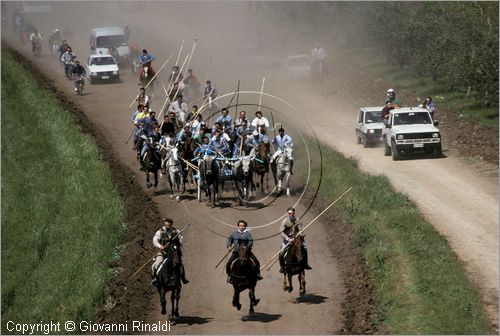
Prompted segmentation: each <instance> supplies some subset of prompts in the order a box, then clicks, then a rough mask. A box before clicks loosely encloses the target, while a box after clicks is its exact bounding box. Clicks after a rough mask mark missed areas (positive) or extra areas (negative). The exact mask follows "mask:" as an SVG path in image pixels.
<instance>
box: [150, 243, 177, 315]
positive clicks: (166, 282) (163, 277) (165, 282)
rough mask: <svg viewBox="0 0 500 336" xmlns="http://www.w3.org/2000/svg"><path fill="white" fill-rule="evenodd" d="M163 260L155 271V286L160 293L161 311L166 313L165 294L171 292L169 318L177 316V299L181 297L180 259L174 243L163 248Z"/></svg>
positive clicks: (163, 313)
mask: <svg viewBox="0 0 500 336" xmlns="http://www.w3.org/2000/svg"><path fill="white" fill-rule="evenodd" d="M163 256H164V258H163V262H162V263H161V264H160V266H159V267H158V270H157V271H156V274H157V275H156V278H157V281H156V288H157V289H158V294H159V295H160V306H161V313H162V315H165V314H166V313H167V309H166V305H167V302H166V300H165V294H166V293H167V292H170V291H171V292H172V294H171V296H170V300H171V302H172V311H171V316H170V318H175V317H177V318H178V317H179V299H180V297H181V289H182V283H181V270H180V266H181V263H180V259H179V255H178V253H177V249H176V248H175V245H172V246H170V247H167V248H166V249H164V250H163Z"/></svg>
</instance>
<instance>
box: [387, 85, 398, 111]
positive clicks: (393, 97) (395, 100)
mask: <svg viewBox="0 0 500 336" xmlns="http://www.w3.org/2000/svg"><path fill="white" fill-rule="evenodd" d="M387 99H388V100H390V101H391V102H392V104H393V105H394V107H395V108H399V107H401V101H400V100H399V99H398V98H396V91H394V89H389V90H387Z"/></svg>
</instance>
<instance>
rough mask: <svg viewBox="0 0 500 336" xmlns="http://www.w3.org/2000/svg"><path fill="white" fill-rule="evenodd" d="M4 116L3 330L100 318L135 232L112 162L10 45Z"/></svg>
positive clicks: (4, 71) (4, 57)
mask: <svg viewBox="0 0 500 336" xmlns="http://www.w3.org/2000/svg"><path fill="white" fill-rule="evenodd" d="M1 121H2V135H1V139H2V194H1V195H2V241H1V243H2V268H1V269H2V331H3V332H4V333H5V332H6V322H7V321H9V320H12V321H14V322H16V323H37V322H39V321H45V322H47V321H51V320H52V321H66V320H73V321H79V320H83V319H91V318H92V317H93V316H94V315H95V313H96V310H97V308H99V307H100V306H101V304H102V303H103V302H104V299H105V295H106V284H107V281H108V280H109V279H110V278H111V277H112V275H113V271H112V269H111V268H110V266H109V265H110V263H112V262H115V261H117V260H119V258H120V248H119V247H118V248H117V246H120V243H121V239H122V237H123V234H124V232H125V229H126V226H125V222H124V216H125V210H124V208H123V205H122V203H121V201H120V199H119V197H118V194H117V191H116V190H115V187H114V186H113V184H112V180H111V176H110V172H109V170H108V167H107V165H106V163H105V162H103V161H102V158H101V155H100V153H99V152H98V151H97V149H96V147H95V145H94V143H93V141H92V139H91V138H89V137H88V136H85V135H82V134H81V133H80V131H79V130H78V129H77V127H76V125H75V124H74V120H73V119H72V117H71V116H70V114H69V113H68V112H66V111H64V110H63V109H62V107H60V106H59V105H58V103H57V101H56V99H55V97H54V96H53V95H52V94H51V93H50V92H48V91H46V90H44V89H41V88H40V87H39V86H38V84H37V83H36V81H35V80H34V79H33V78H31V77H30V76H29V75H28V74H27V73H26V72H25V70H24V68H23V67H22V66H21V65H20V64H18V63H16V62H15V61H14V59H13V58H12V55H11V54H10V53H9V52H8V51H7V50H5V49H2V120H1ZM62 332H63V333H66V332H64V331H62Z"/></svg>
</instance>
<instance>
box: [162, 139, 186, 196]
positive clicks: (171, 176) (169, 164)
mask: <svg viewBox="0 0 500 336" xmlns="http://www.w3.org/2000/svg"><path fill="white" fill-rule="evenodd" d="M177 152H178V149H177V147H171V148H170V150H169V151H168V152H167V154H166V157H165V159H164V160H163V162H162V166H163V167H162V168H164V169H165V170H166V172H167V175H168V184H169V185H170V189H171V190H172V196H174V195H175V199H176V200H177V201H180V200H181V196H180V194H181V192H183V191H184V190H182V189H183V186H184V178H183V174H182V165H181V161H180V160H179V156H178V153H177Z"/></svg>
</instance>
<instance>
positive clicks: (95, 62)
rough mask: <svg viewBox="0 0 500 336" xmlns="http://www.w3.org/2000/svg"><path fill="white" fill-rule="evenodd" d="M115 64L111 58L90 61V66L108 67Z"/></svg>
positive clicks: (96, 58)
mask: <svg viewBox="0 0 500 336" xmlns="http://www.w3.org/2000/svg"><path fill="white" fill-rule="evenodd" d="M110 64H116V62H115V60H114V59H113V57H94V58H92V60H91V61H90V65H110Z"/></svg>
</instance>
